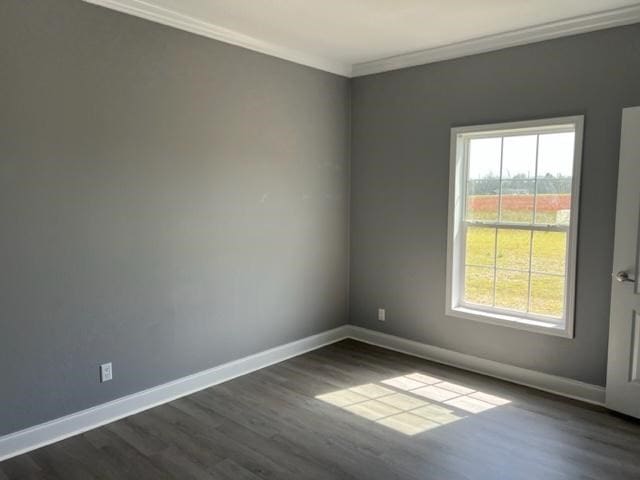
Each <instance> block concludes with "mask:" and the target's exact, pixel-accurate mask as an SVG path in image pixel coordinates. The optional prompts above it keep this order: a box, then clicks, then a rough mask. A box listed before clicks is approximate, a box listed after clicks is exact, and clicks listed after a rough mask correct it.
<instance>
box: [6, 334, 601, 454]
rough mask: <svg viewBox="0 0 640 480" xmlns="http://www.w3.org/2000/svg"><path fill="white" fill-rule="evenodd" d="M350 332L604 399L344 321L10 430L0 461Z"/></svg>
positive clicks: (563, 382)
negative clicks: (320, 330) (141, 388)
mask: <svg viewBox="0 0 640 480" xmlns="http://www.w3.org/2000/svg"><path fill="white" fill-rule="evenodd" d="M347 338H352V339H354V340H357V341H360V342H364V343H369V344H371V345H377V346H379V347H382V348H386V349H389V350H394V351H397V352H401V353H406V354H407V355H412V356H415V357H420V358H424V359H426V360H430V361H433V362H437V363H441V364H444V365H450V366H453V367H456V368H461V369H464V370H469V371H471V372H476V373H480V374H483V375H487V376H490V377H495V378H499V379H502V380H506V381H508V382H512V383H517V384H519V385H524V386H527V387H531V388H535V389H538V390H543V391H546V392H550V393H554V394H556V395H561V396H563V397H568V398H573V399H576V400H581V401H583V402H588V403H592V404H596V405H603V404H604V388H603V387H600V386H597V385H591V384H588V383H584V382H579V381H577V380H572V379H569V378H564V377H558V376H555V375H549V374H546V373H542V372H537V371H534V370H528V369H525V368H520V367H514V366H511V365H507V364H504V363H499V362H494V361H492V360H486V359H482V358H478V357H474V356H471V355H465V354H463V353H458V352H454V351H452V350H446V349H444V348H439V347H434V346H431V345H427V344H424V343H420V342H416V341H413V340H407V339H404V338H401V337H396V336H393V335H388V334H385V333H381V332H376V331H374V330H368V329H366V328H362V327H356V326H354V325H343V326H341V327H338V328H334V329H333V330H327V331H326V332H322V333H319V334H317V335H312V336H310V337H306V338H303V339H301V340H297V341H294V342H291V343H287V344H285V345H281V346H278V347H275V348H271V349H269V350H265V351H263V352H260V353H256V354H254V355H249V356H248V357H244V358H241V359H238V360H234V361H232V362H228V363H225V364H222V365H219V366H217V367H213V368H211V369H208V370H204V371H202V372H198V373H195V374H193V375H189V376H187V377H183V378H180V379H178V380H175V381H173V382H169V383H165V384H163V385H159V386H157V387H153V388H150V389H148V390H143V391H142V392H138V393H134V394H131V395H127V396H126V397H122V398H118V399H116V400H113V401H111V402H107V403H103V404H101V405H97V406H95V407H92V408H89V409H86V410H82V411H80V412H76V413H72V414H70V415H66V416H64V417H61V418H58V419H55V420H51V421H49V422H46V423H42V424H40V425H35V426H33V427H29V428H26V429H24V430H20V431H18V432H14V433H10V434H9V435H5V436H4V437H0V461H3V460H6V459H8V458H11V457H14V456H16V455H20V454H22V453H26V452H29V451H31V450H35V449H37V448H40V447H44V446H45V445H49V444H51V443H54V442H58V441H60V440H64V439H65V438H68V437H71V436H73V435H77V434H80V433H82V432H86V431H87V430H91V429H94V428H97V427H100V426H102V425H106V424H107V423H111V422H114V421H116V420H119V419H121V418H124V417H128V416H129V415H133V414H135V413H138V412H142V411H144V410H148V409H149V408H153V407H155V406H158V405H162V404H164V403H167V402H170V401H172V400H175V399H177V398H180V397H184V396H185V395H190V394H192V393H195V392H197V391H200V390H203V389H205V388H208V387H211V386H213V385H217V384H219V383H222V382H226V381H228V380H231V379H233V378H236V377H239V376H241V375H245V374H247V373H251V372H253V371H256V370H259V369H261V368H264V367H267V366H269V365H273V364H274V363H279V362H282V361H284V360H287V359H289V358H292V357H295V356H298V355H301V354H303V353H306V352H309V351H312V350H316V349H318V348H321V347H324V346H326V345H329V344H332V343H336V342H339V341H341V340H345V339H347Z"/></svg>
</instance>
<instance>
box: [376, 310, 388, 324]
mask: <svg viewBox="0 0 640 480" xmlns="http://www.w3.org/2000/svg"><path fill="white" fill-rule="evenodd" d="M378 320H380V321H381V322H384V321H386V320H387V312H386V310H385V309H384V308H379V309H378Z"/></svg>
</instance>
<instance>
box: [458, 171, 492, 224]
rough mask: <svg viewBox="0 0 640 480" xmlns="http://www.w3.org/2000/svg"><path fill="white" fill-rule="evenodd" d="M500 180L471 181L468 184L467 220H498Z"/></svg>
mask: <svg viewBox="0 0 640 480" xmlns="http://www.w3.org/2000/svg"><path fill="white" fill-rule="evenodd" d="M499 191H500V180H498V179H497V178H496V179H488V180H469V181H468V182H467V215H466V218H467V220H484V221H491V222H495V221H497V220H498V192H499Z"/></svg>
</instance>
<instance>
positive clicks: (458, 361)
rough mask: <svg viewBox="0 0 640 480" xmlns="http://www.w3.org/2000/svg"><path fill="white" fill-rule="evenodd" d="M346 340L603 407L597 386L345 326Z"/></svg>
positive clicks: (601, 390) (599, 389)
mask: <svg viewBox="0 0 640 480" xmlns="http://www.w3.org/2000/svg"><path fill="white" fill-rule="evenodd" d="M347 327H348V331H347V335H348V337H349V338H352V339H354V340H358V341H360V342H364V343H369V344H371V345H376V346H378V347H382V348H386V349H388V350H394V351H396V352H400V353H405V354H407V355H412V356H414V357H419V358H423V359H425V360H430V361H432V362H437V363H441V364H444V365H449V366H452V367H456V368H461V369H463V370H467V371H470V372H475V373H480V374H482V375H486V376H489V377H494V378H499V379H501V380H506V381H508V382H512V383H517V384H518V385H524V386H526V387H530V388H535V389H537V390H542V391H545V392H549V393H553V394H556V395H560V396H563V397H567V398H573V399H575V400H580V401H583V402H587V403H591V404H594V405H600V406H603V405H604V399H605V389H604V387H601V386H599V385H592V384H590V383H585V382H580V381H578V380H573V379H570V378H565V377H559V376H556V375H550V374H548V373H543V372H538V371H536V370H529V369H526V368H521V367H515V366H513V365H508V364H505V363H500V362H494V361H493V360H487V359H484V358H479V357H474V356H472V355H467V354H464V353H459V352H455V351H453V350H447V349H445V348H440V347H435V346H433V345H428V344H426V343H421V342H416V341H414V340H407V339H406V338H401V337H396V336H395V335H389V334H386V333H381V332H377V331H374V330H369V329H366V328H362V327H356V326H354V325H348V326H347Z"/></svg>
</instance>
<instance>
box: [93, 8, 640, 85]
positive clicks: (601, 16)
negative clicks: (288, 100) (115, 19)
mask: <svg viewBox="0 0 640 480" xmlns="http://www.w3.org/2000/svg"><path fill="white" fill-rule="evenodd" d="M83 1H84V2H87V3H92V4H95V5H100V6H102V7H106V8H110V9H112V10H116V11H119V12H122V13H127V14H129V15H134V16H136V17H140V18H144V19H147V20H150V21H152V22H156V23H161V24H163V25H168V26H170V27H174V28H178V29H180V30H184V31H187V32H191V33H195V34H197V35H202V36H204V37H208V38H213V39H214V40H219V41H221V42H225V43H229V44H231V45H237V46H239V47H242V48H246V49H249V50H253V51H256V52H260V53H264V54H266V55H271V56H273V57H277V58H282V59H284V60H289V61H291V62H294V63H298V64H301V65H306V66H308V67H312V68H317V69H319V70H324V71H326V72H330V73H335V74H337V75H342V76H344V77H360V76H363V75H370V74H372V73H380V72H386V71H389V70H397V69H400V68H406V67H411V66H415V65H424V64H427V63H433V62H439V61H442V60H449V59H452V58H458V57H465V56H468V55H475V54H478V53H485V52H491V51H494V50H501V49H503V48H508V47H515V46H519V45H525V44H528V43H534V42H540V41H543V40H551V39H553V38H559V37H565V36H569V35H577V34H580V33H586V32H592V31H595V30H602V29H605V28H612V27H618V26H622V25H630V24H632V23H637V22H640V5H631V6H629V7H622V8H616V9H612V10H605V11H602V12H597V13H592V14H588V15H581V16H577V17H572V18H568V19H565V20H559V21H555V22H549V23H545V24H542V25H536V26H533V27H526V28H522V29H518V30H512V31H509V32H503V33H498V34H495V35H487V36H484V37H479V38H473V39H471V40H465V41H462V42H456V43H451V44H448V45H443V46H440V47H434V48H428V49H425V50H419V51H416V52H411V53H406V54H402V55H397V56H393V57H388V58H382V59H378V60H373V61H370V62H363V63H356V64H353V65H351V64H348V63H345V62H342V61H339V60H334V59H330V58H322V57H318V56H317V55H313V54H309V53H305V52H301V51H298V50H294V49H290V48H287V47H283V46H280V45H275V44H272V43H270V42H266V41H264V40H260V39H258V38H255V37H251V36H249V35H244V34H242V33H240V32H237V31H234V30H230V29H228V28H224V27H221V26H219V25H215V24H213V23H209V22H205V21H203V20H198V19H197V18H194V17H191V16H189V15H185V14H182V13H179V12H177V11H175V10H170V9H168V8H164V7H159V6H157V5H153V4H152V3H150V2H145V1H143V0H83Z"/></svg>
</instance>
